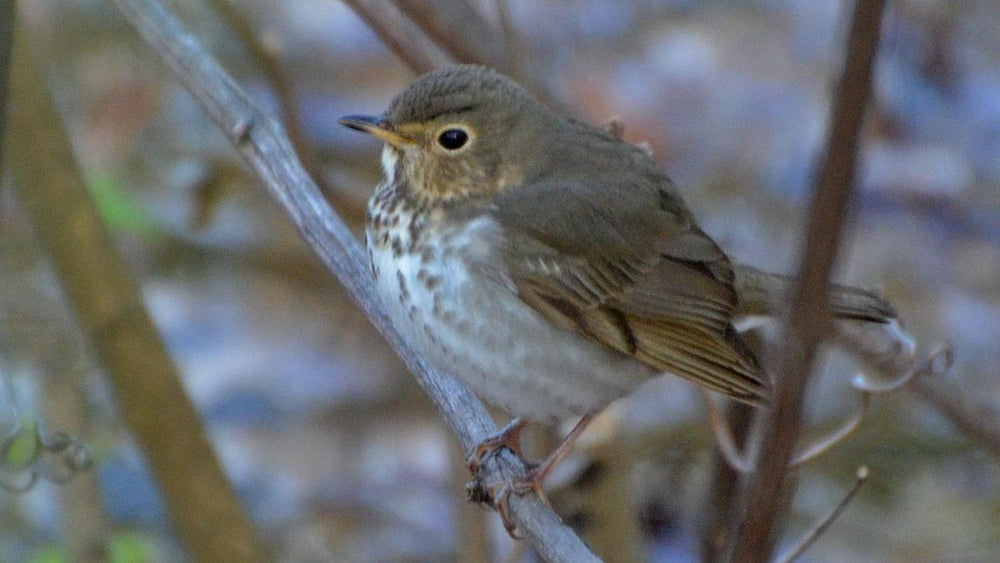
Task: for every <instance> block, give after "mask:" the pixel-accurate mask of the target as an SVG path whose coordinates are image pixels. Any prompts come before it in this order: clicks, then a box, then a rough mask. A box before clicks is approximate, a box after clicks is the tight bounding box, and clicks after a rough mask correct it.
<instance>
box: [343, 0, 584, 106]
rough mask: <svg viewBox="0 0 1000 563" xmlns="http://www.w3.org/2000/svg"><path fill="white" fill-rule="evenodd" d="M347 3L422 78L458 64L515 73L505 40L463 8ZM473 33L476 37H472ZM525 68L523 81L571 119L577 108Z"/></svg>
mask: <svg viewBox="0 0 1000 563" xmlns="http://www.w3.org/2000/svg"><path fill="white" fill-rule="evenodd" d="M345 1H346V2H347V4H349V5H350V6H351V7H352V8H354V11H355V12H357V13H358V14H359V15H360V16H361V17H362V18H364V20H365V21H366V22H368V25H370V26H371V27H372V29H373V30H375V33H377V34H378V35H379V37H381V38H382V40H383V41H384V42H385V43H386V45H388V46H389V48H390V49H392V51H393V52H394V53H396V55H397V56H399V57H400V58H401V59H403V61H404V62H406V63H407V64H408V65H409V66H410V68H412V69H413V70H415V71H416V72H418V73H423V72H427V71H428V70H431V69H432V68H437V67H440V66H444V65H447V64H452V63H454V62H463V63H474V64H481V65H486V66H490V67H493V68H496V69H499V70H501V71H504V72H508V73H511V72H510V71H511V65H510V64H508V63H509V60H508V59H507V58H505V57H504V56H501V55H499V53H502V52H503V51H504V45H503V38H502V37H500V36H499V34H498V33H497V32H496V31H494V30H493V29H492V28H491V27H490V26H489V24H488V23H487V22H486V21H484V20H483V19H482V18H481V17H480V15H479V14H478V13H476V12H475V11H473V10H471V8H469V7H468V6H466V5H465V4H464V2H457V1H456V2H424V1H416V0H345ZM393 2H395V4H393ZM397 6H399V7H397ZM411 18H412V19H411ZM469 29H474V30H476V32H475V33H469ZM480 35H481V37H480ZM466 43H473V44H478V43H481V44H484V45H486V44H491V45H492V44H496V47H490V48H488V49H487V48H483V47H482V46H478V45H477V46H468V45H466ZM428 44H429V45H428ZM439 46H440V47H439ZM442 48H443V50H442ZM437 53H442V54H444V56H445V57H447V60H445V61H441V60H440V59H439V56H438V54H437ZM452 55H454V56H452ZM526 62H527V61H524V60H521V61H520V63H521V64H519V66H518V68H517V70H518V73H517V74H516V77H517V78H518V81H519V82H520V83H521V84H522V85H524V86H526V87H528V89H529V90H531V91H532V92H533V93H534V94H535V95H536V96H538V98H539V99H540V100H541V101H542V102H544V103H545V104H547V105H549V106H550V107H552V108H554V109H558V110H560V111H562V112H564V113H572V111H573V110H572V108H569V107H567V106H566V104H565V103H563V102H562V100H560V99H559V97H558V96H556V95H555V93H554V92H552V89H551V88H549V86H548V82H547V81H546V80H545V79H544V77H543V76H541V75H540V74H538V73H532V72H531V68H530V67H529V65H527V64H524V63H526Z"/></svg>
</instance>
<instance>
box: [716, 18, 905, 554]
mask: <svg viewBox="0 0 1000 563" xmlns="http://www.w3.org/2000/svg"><path fill="white" fill-rule="evenodd" d="M884 7H885V0H857V2H856V4H855V8H854V16H853V18H852V22H851V31H850V36H849V38H848V43H847V57H846V61H845V65H844V71H843V74H842V76H841V80H840V85H839V89H838V92H837V96H836V99H835V100H834V106H833V113H832V116H831V119H830V131H829V137H828V140H827V146H826V158H825V160H824V163H823V166H822V168H821V170H820V172H819V175H818V176H817V179H816V191H815V192H814V193H815V196H814V199H813V202H812V211H811V213H810V218H809V225H808V231H807V237H806V245H805V248H804V252H803V258H802V260H801V263H802V267H801V270H800V275H799V278H798V280H799V281H798V282H797V283H796V286H795V290H794V294H793V295H792V299H791V301H792V309H791V313H790V317H789V319H788V322H787V323H786V324H785V329H784V333H783V337H784V340H785V344H784V346H783V349H782V353H781V355H780V358H779V360H778V362H777V365H776V367H777V374H778V376H779V377H778V379H777V384H776V390H775V395H776V396H775V401H774V405H773V407H772V411H771V413H770V414H769V416H768V417H767V419H766V422H765V427H764V443H763V445H762V456H761V463H760V467H759V468H758V470H757V472H756V474H755V475H754V478H753V480H752V481H751V485H750V489H749V492H748V496H747V499H748V502H747V506H748V507H753V509H752V510H748V511H747V514H746V517H745V519H744V521H743V523H742V524H741V526H740V529H739V532H738V534H737V539H736V549H735V552H734V558H735V560H738V561H765V560H767V559H768V558H769V557H770V556H771V553H772V551H773V548H774V538H773V530H774V527H775V524H776V523H777V521H778V519H779V517H780V512H781V498H782V493H783V488H784V483H785V477H786V474H787V472H788V464H789V461H790V460H791V457H792V455H793V452H794V450H795V445H796V442H797V441H798V437H799V432H800V430H801V413H802V402H803V396H804V393H805V390H806V384H807V382H808V379H809V374H810V371H811V369H812V363H813V359H814V357H815V353H816V349H817V346H818V344H819V342H820V340H821V338H822V337H823V336H824V334H825V332H826V330H827V328H828V325H829V320H828V319H829V311H828V309H827V292H828V291H827V283H828V280H829V278H830V272H831V270H832V268H833V261H834V258H835V257H836V254H837V248H838V246H839V241H840V234H841V232H842V230H843V224H844V217H845V215H846V213H845V212H846V211H847V207H848V201H849V199H850V196H851V194H852V191H853V180H854V174H855V164H856V159H857V145H858V136H859V133H860V130H861V123H862V120H863V117H864V108H865V102H866V101H867V100H868V97H869V94H870V92H871V83H872V71H873V68H874V64H875V54H876V52H877V51H878V40H879V32H880V27H881V21H882V12H883V10H884Z"/></svg>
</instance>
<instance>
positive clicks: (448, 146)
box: [437, 127, 469, 151]
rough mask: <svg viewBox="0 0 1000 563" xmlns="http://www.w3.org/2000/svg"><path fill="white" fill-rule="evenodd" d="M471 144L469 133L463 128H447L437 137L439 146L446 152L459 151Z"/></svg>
mask: <svg viewBox="0 0 1000 563" xmlns="http://www.w3.org/2000/svg"><path fill="white" fill-rule="evenodd" d="M468 142H469V132H468V131H466V130H465V129H463V128H461V127H447V128H445V129H444V130H443V131H441V132H440V133H438V136H437V144H438V145H440V146H441V148H443V149H444V150H446V151H457V150H459V149H461V148H462V147H464V146H465V145H466V144H468Z"/></svg>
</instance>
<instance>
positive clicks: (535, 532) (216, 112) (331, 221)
mask: <svg viewBox="0 0 1000 563" xmlns="http://www.w3.org/2000/svg"><path fill="white" fill-rule="evenodd" d="M116 3H117V5H118V6H119V8H120V9H121V11H122V13H123V14H125V16H126V18H127V19H128V20H129V21H130V22H131V23H132V24H133V25H134V26H135V27H136V29H137V30H138V31H139V33H140V34H141V35H142V36H143V38H144V39H145V40H146V41H147V42H148V43H149V45H150V46H151V47H152V48H153V49H154V50H155V51H156V52H157V53H158V54H159V55H160V57H162V59H163V60H164V61H165V62H166V63H167V64H168V65H169V66H170V67H171V68H172V69H173V70H174V72H175V73H176V74H177V77H178V78H179V79H180V80H181V82H182V83H183V84H184V86H185V87H186V88H187V89H188V90H189V91H190V92H191V94H192V95H193V96H194V97H195V99H197V100H198V102H199V103H200V104H201V105H202V106H203V107H204V108H205V111H206V112H207V113H208V114H209V116H210V117H211V118H212V119H213V120H214V121H215V122H216V123H217V124H218V126H219V127H220V129H222V131H223V132H225V134H226V135H227V137H228V138H229V139H230V141H231V142H232V143H233V146H234V147H235V148H236V149H237V150H238V151H239V152H240V154H241V155H242V156H243V157H244V158H245V159H246V161H247V163H248V164H249V165H250V166H251V167H252V168H253V170H254V171H256V172H257V174H258V175H259V176H260V178H261V180H262V181H263V183H264V185H265V186H266V187H267V189H268V191H269V192H270V194H271V195H272V196H273V197H274V198H275V199H276V200H278V202H279V203H281V205H282V206H283V207H284V208H285V211H286V212H287V213H288V214H289V217H290V218H291V219H292V221H293V222H294V223H295V225H296V227H297V228H298V229H299V232H300V233H301V235H302V237H303V238H304V239H305V240H306V242H307V243H308V244H309V245H310V247H311V248H312V249H313V251H314V252H316V254H317V255H318V256H319V257H320V259H321V260H322V261H323V263H324V264H325V265H326V266H327V268H329V269H330V270H331V271H332V272H333V273H334V274H335V275H336V276H337V278H338V279H339V280H340V281H341V283H343V284H344V287H345V289H346V290H347V291H348V292H349V293H350V294H351V296H352V297H353V298H354V299H355V301H357V302H358V304H359V305H360V307H361V308H362V309H363V310H364V311H365V313H366V314H367V315H368V317H369V319H371V321H372V323H373V324H374V325H375V327H376V328H377V329H378V330H379V331H380V332H381V333H382V334H383V335H384V336H385V337H386V339H387V340H388V341H389V343H390V344H391V345H392V346H393V348H394V349H395V350H396V352H397V353H398V354H399V356H400V358H402V359H403V361H404V362H405V363H406V365H407V366H408V367H409V368H410V370H411V371H412V372H413V374H414V376H415V377H416V378H417V381H418V383H419V384H420V385H421V387H423V389H424V391H426V392H427V394H428V395H429V396H430V397H431V399H432V400H433V401H434V403H435V404H436V405H437V407H438V409H439V410H440V411H441V413H442V415H443V416H444V418H445V420H446V421H447V423H448V424H449V425H450V426H451V427H452V429H453V430H454V431H455V433H456V434H457V435H458V438H459V440H460V442H461V444H462V446H463V448H465V450H467V451H468V450H471V449H472V448H473V447H474V446H475V445H476V444H478V443H479V442H481V441H482V440H483V439H485V438H486V437H487V436H488V435H490V434H491V433H493V432H495V431H496V426H495V425H494V424H493V421H492V419H491V418H490V416H489V413H488V412H487V411H486V408H485V407H484V406H483V404H482V403H481V402H480V401H479V400H478V399H477V398H476V397H475V396H474V395H473V394H472V393H471V392H470V391H469V390H468V389H466V388H465V387H464V386H463V385H461V384H460V383H458V382H457V381H456V380H455V379H453V378H451V377H449V376H447V375H445V374H442V373H440V372H438V371H436V370H434V369H433V368H432V367H430V365H428V364H427V362H426V361H425V360H424V359H423V358H422V357H420V356H419V355H417V354H416V353H415V352H414V351H413V350H412V349H411V348H410V346H409V345H408V344H407V343H406V342H405V341H404V340H403V338H402V337H401V336H400V335H399V333H398V332H397V331H396V330H395V329H394V328H393V326H392V323H391V322H390V321H389V319H388V317H387V315H386V313H385V311H384V310H383V308H382V305H381V301H380V300H379V297H378V295H377V293H376V292H375V286H374V281H373V279H372V276H371V272H370V270H369V268H368V267H367V265H366V264H367V262H366V259H365V254H364V251H363V250H362V249H361V246H360V245H359V244H358V241H357V240H356V239H355V238H354V236H353V235H352V234H351V232H350V231H349V230H348V229H347V227H346V226H345V225H344V224H343V222H342V221H341V220H340V218H339V217H337V215H336V214H335V213H334V212H333V210H332V209H330V206H329V205H327V203H326V201H325V200H324V199H323V197H322V195H321V194H320V193H319V190H318V189H317V188H316V185H315V184H314V183H313V182H312V181H311V180H310V179H309V176H308V175H307V174H306V173H305V171H304V170H303V169H302V166H301V165H300V164H299V162H298V159H297V158H296V156H295V154H294V152H293V150H292V147H291V145H290V143H289V141H288V139H287V137H286V136H285V134H284V132H283V131H282V129H281V127H280V125H278V124H277V123H276V122H275V121H274V120H273V119H271V118H270V117H268V116H267V115H266V114H264V113H263V112H262V111H261V110H260V109H258V108H257V107H256V106H255V105H254V104H253V103H252V102H251V101H250V99H249V98H248V97H247V96H246V94H244V93H243V92H242V91H241V90H240V89H239V87H238V86H237V85H236V84H235V83H234V82H233V80H232V79H231V78H230V77H229V76H228V75H227V74H226V73H225V71H223V70H222V68H221V67H219V65H218V63H216V62H215V61H214V60H213V59H212V58H211V57H210V56H209V55H208V54H207V53H206V52H205V51H204V49H202V48H201V46H200V45H199V44H198V42H197V41H196V40H195V38H194V37H193V36H191V34H190V33H189V32H188V31H187V30H186V29H185V28H184V27H183V26H182V25H181V23H180V22H179V21H178V20H177V18H176V17H174V16H173V15H172V14H170V13H168V12H167V11H166V10H165V9H164V8H163V6H161V5H160V4H159V3H158V2H156V1H155V0H116ZM526 470H527V467H526V466H525V464H524V462H523V460H521V459H519V458H517V457H516V456H514V455H513V454H511V453H510V452H507V451H506V450H500V451H499V452H498V455H493V456H489V457H488V458H487V459H486V460H485V462H484V465H483V468H482V470H481V472H480V474H481V475H482V476H483V477H484V479H486V480H490V481H504V480H511V479H515V478H518V477H523V476H524V475H525V473H526ZM510 512H511V516H512V518H513V520H514V523H515V524H516V525H517V527H518V529H519V530H521V531H523V532H524V533H525V534H526V536H527V538H528V539H529V541H531V543H532V545H533V546H534V548H535V549H536V550H537V551H538V553H539V554H540V555H541V556H542V557H544V558H545V559H547V560H550V561H594V560H596V557H595V556H594V555H593V554H592V553H591V552H590V551H589V550H588V549H587V548H586V546H584V544H583V542H581V541H580V539H579V538H578V537H577V536H576V535H575V534H574V533H573V532H572V530H570V529H569V528H568V527H566V526H564V525H563V524H562V523H561V522H560V521H559V518H558V517H557V516H556V515H555V514H554V513H553V512H552V510H551V509H549V508H548V507H547V506H545V505H544V504H543V503H542V502H541V500H540V499H539V498H538V497H536V496H535V495H524V496H512V497H511V499H510Z"/></svg>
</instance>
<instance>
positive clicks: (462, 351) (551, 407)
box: [368, 218, 654, 422]
mask: <svg viewBox="0 0 1000 563" xmlns="http://www.w3.org/2000/svg"><path fill="white" fill-rule="evenodd" d="M403 223H404V222H400V223H399V224H397V225H395V226H393V227H392V228H391V229H390V236H389V237H388V241H386V240H385V238H383V239H382V240H373V239H376V238H378V237H377V236H375V235H373V233H372V232H369V233H368V248H369V254H370V257H371V260H372V268H373V271H374V274H375V278H376V280H377V283H378V290H379V293H380V294H381V296H382V299H383V301H384V303H385V305H386V307H387V309H388V312H389V315H390V317H391V318H392V320H393V322H394V324H395V325H396V327H397V328H398V329H399V330H400V332H401V333H403V335H404V336H405V337H406V338H408V339H409V340H410V342H411V343H412V344H413V345H414V346H415V347H416V348H417V349H418V350H419V351H420V352H422V353H423V354H424V355H425V356H426V357H427V359H428V360H429V361H430V362H431V363H432V364H434V365H435V366H436V367H438V368H439V369H441V370H443V371H445V372H447V373H449V374H450V375H453V376H455V377H457V378H458V379H460V380H462V381H463V382H465V383H466V384H467V385H468V386H469V387H471V388H472V389H473V390H474V391H475V392H476V393H477V394H478V395H479V396H480V397H482V398H483V399H485V400H487V401H488V402H490V403H492V404H494V405H497V406H499V407H502V408H504V409H506V410H507V411H509V412H510V413H512V414H514V415H515V416H523V417H527V418H530V419H534V420H538V421H543V422H553V421H555V420H558V419H560V418H564V417H568V416H573V415H582V414H585V413H588V412H594V411H597V410H600V409H601V408H603V407H604V406H605V405H606V404H607V403H609V402H611V401H612V400H614V399H616V398H618V397H621V396H623V395H625V394H628V393H629V392H630V391H631V390H632V389H634V388H635V387H637V386H638V385H639V384H640V383H642V382H643V381H645V380H646V379H648V378H649V377H651V376H652V375H654V374H653V373H652V371H651V370H650V369H649V368H647V367H646V366H644V365H642V364H641V363H639V362H638V361H636V360H634V359H632V358H630V357H627V356H625V355H622V354H619V353H617V352H614V351H612V350H610V349H608V348H606V347H604V346H602V345H600V344H598V343H595V342H593V341H591V340H589V339H587V338H586V337H584V336H582V335H580V334H578V333H576V332H573V331H569V330H564V329H561V328H558V327H556V326H554V325H552V324H550V323H549V322H548V321H546V320H545V319H544V318H542V317H541V315H539V314H538V313H537V312H535V311H534V310H533V309H531V308H530V307H528V306H527V305H525V304H524V303H523V302H522V301H521V300H520V298H519V297H518V296H517V295H516V293H515V292H514V291H513V289H512V288H511V287H509V286H508V284H505V283H504V282H503V281H502V280H500V279H496V278H495V277H494V276H486V275H484V274H482V273H481V271H479V270H478V269H477V268H475V267H473V268H470V267H468V266H467V264H468V263H469V262H467V261H465V260H459V259H458V256H457V254H459V252H461V253H462V254H463V256H464V257H465V259H466V260H472V263H473V264H485V263H488V262H489V261H490V260H491V259H492V257H491V256H488V255H486V254H485V249H486V248H487V246H486V245H485V243H484V240H485V239H486V238H487V237H488V236H495V233H496V225H495V224H493V223H491V221H490V220H489V219H485V218H481V219H476V220H474V221H472V222H471V223H469V224H467V225H465V226H463V227H462V230H461V232H454V233H451V235H452V236H451V240H452V243H453V245H454V247H453V248H456V249H459V248H460V249H462V250H456V251H454V252H449V251H444V252H438V253H436V254H437V255H436V256H435V258H436V259H435V260H431V261H424V260H422V259H421V256H420V252H419V251H410V252H406V251H404V252H399V246H401V247H402V248H407V247H408V246H410V245H409V243H410V241H409V225H408V224H403ZM393 237H395V238H396V242H397V245H398V246H397V249H396V251H395V252H394V250H393V244H392V239H393ZM418 249H419V245H418ZM428 264H431V265H428ZM473 281H475V282H476V283H471V282H473Z"/></svg>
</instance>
